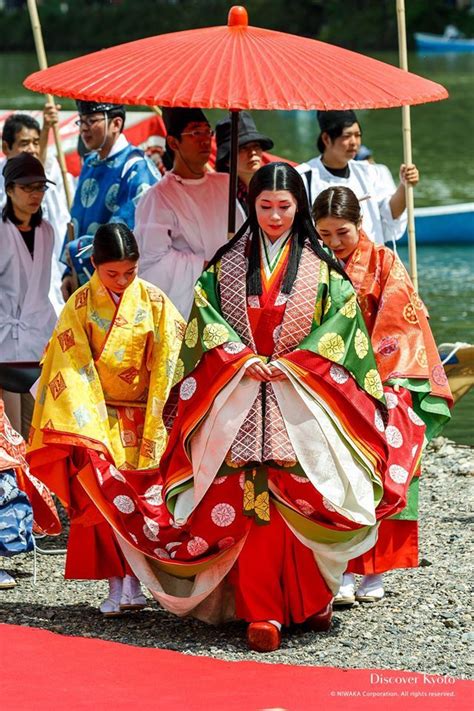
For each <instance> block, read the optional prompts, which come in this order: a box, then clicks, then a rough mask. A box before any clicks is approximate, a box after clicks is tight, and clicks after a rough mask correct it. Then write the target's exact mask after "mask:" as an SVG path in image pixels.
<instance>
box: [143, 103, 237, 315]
mask: <svg viewBox="0 0 474 711" xmlns="http://www.w3.org/2000/svg"><path fill="white" fill-rule="evenodd" d="M163 120H164V122H165V126H166V130H167V134H168V135H167V145H168V149H169V150H170V151H172V153H173V169H172V170H171V171H170V172H169V173H167V174H166V175H165V177H164V178H163V179H162V180H161V181H160V183H158V184H157V185H155V186H154V187H153V189H152V190H149V191H148V192H147V193H146V195H144V196H143V198H142V199H141V200H140V202H139V204H138V207H137V215H136V228H135V234H136V237H137V240H138V245H139V247H140V255H141V257H140V264H139V274H140V276H141V277H142V278H143V279H146V280H147V281H150V282H151V283H152V284H155V285H156V286H158V287H159V288H160V289H162V290H163V291H164V292H165V293H166V294H167V296H169V298H170V299H171V301H173V303H174V304H175V306H176V307H177V308H178V310H179V311H180V312H181V314H182V315H183V316H184V318H186V319H187V318H188V316H189V313H190V311H191V306H192V301H193V288H194V284H195V282H196V280H197V279H198V277H199V276H200V275H201V272H202V271H203V269H204V267H205V265H206V263H207V262H208V261H209V260H210V259H212V257H213V256H214V254H215V253H216V251H217V250H218V249H219V247H222V245H223V244H225V242H226V240H227V213H228V209H227V208H228V200H229V197H228V193H229V176H228V175H225V174H223V173H210V172H209V171H208V170H207V162H208V160H209V156H210V154H211V139H212V136H213V131H212V130H211V127H210V125H209V122H208V120H207V119H206V117H205V115H204V113H203V112H202V111H201V109H185V108H173V109H163ZM243 220H244V215H243V212H242V210H241V208H240V206H237V214H236V227H237V229H238V228H239V227H240V225H241V224H242V223H243Z"/></svg>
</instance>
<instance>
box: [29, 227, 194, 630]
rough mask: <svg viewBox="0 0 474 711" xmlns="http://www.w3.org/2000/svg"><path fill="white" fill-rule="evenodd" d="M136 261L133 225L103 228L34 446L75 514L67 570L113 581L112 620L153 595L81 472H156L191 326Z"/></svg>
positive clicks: (47, 375) (48, 360)
mask: <svg viewBox="0 0 474 711" xmlns="http://www.w3.org/2000/svg"><path fill="white" fill-rule="evenodd" d="M138 257H139V254H138V247H137V243H136V241H135V237H134V236H133V234H132V232H131V231H130V230H129V229H128V227H126V226H125V225H123V224H107V225H103V226H102V227H100V228H99V229H98V230H97V233H96V235H95V237H94V243H93V251H92V258H93V263H94V266H95V272H94V274H93V276H92V278H91V280H90V282H88V284H86V285H84V286H83V287H81V288H80V289H79V290H78V291H76V292H75V293H74V294H73V295H72V296H71V297H70V299H69V300H68V302H67V304H66V305H65V307H64V309H63V311H62V313H61V316H60V318H59V321H58V323H57V325H56V328H55V330H54V332H53V335H52V337H51V340H50V342H49V345H48V348H47V351H46V355H45V357H44V360H43V367H42V374H41V379H40V382H39V386H38V390H37V400H36V404H35V410H34V415H33V421H32V428H31V434H30V446H29V451H28V460H29V463H30V469H31V471H32V472H33V474H34V475H35V476H36V477H38V479H40V480H41V481H43V482H44V483H45V484H47V486H48V487H49V488H50V489H51V490H52V491H54V492H55V493H56V494H57V496H58V497H59V499H60V500H61V501H62V502H63V504H64V505H65V506H66V507H67V509H68V513H69V515H70V519H71V527H70V534H69V542H68V554H67V560H66V571H65V576H66V578H80V579H102V578H108V580H109V595H108V597H107V599H106V600H105V601H104V602H103V603H102V604H101V606H100V611H101V612H102V613H103V614H104V615H108V616H116V615H119V614H121V613H122V612H123V611H124V610H129V609H140V608H142V607H144V606H145V604H146V599H145V597H144V596H143V594H142V592H141V589H140V585H139V582H138V580H137V579H136V578H135V577H134V576H133V575H132V573H131V570H130V568H129V567H128V565H127V563H126V561H125V558H124V556H123V554H122V552H121V549H120V546H119V545H118V543H117V540H116V538H115V535H114V533H113V531H112V529H111V528H110V526H109V525H108V523H107V522H106V521H105V520H104V518H103V516H102V514H101V513H100V510H99V508H98V507H97V502H96V501H94V497H93V496H90V495H89V494H87V493H86V492H85V491H84V489H83V487H82V486H81V484H80V482H79V475H80V474H81V472H83V471H84V470H87V468H88V467H89V466H90V461H91V458H94V457H99V458H100V460H101V461H103V462H107V463H108V464H109V466H110V467H111V469H112V471H113V472H114V473H115V475H116V476H120V477H121V479H124V480H125V479H126V478H127V477H129V478H132V479H133V477H134V476H136V472H137V470H138V471H141V470H143V471H145V473H149V472H153V471H156V467H157V466H158V463H159V461H160V457H161V453H162V452H163V450H164V447H165V445H166V440H167V435H166V430H165V427H164V424H163V420H162V409H163V405H164V403H165V401H166V398H167V396H168V393H169V390H170V387H171V384H172V378H173V373H174V369H175V365H176V359H177V356H178V352H179V347H180V343H181V337H182V334H183V332H184V323H183V320H182V318H181V316H180V315H179V313H178V311H177V310H176V309H175V307H174V306H173V304H172V303H171V302H170V301H169V299H167V297H166V296H165V295H164V294H163V293H162V292H161V291H160V290H159V289H157V288H156V287H154V286H152V285H151V284H148V283H147V282H145V281H143V280H141V279H139V278H138V277H137V267H138ZM119 469H120V470H121V472H120V473H119Z"/></svg>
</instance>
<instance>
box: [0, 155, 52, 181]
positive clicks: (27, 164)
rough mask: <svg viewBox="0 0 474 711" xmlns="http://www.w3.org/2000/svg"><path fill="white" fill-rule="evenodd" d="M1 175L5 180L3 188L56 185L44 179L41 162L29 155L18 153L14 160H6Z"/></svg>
mask: <svg viewBox="0 0 474 711" xmlns="http://www.w3.org/2000/svg"><path fill="white" fill-rule="evenodd" d="M2 175H3V178H4V180H5V187H8V186H9V185H11V184H12V183H18V185H29V184H30V183H52V184H53V185H56V183H54V182H53V181H52V180H49V179H48V178H47V177H46V174H45V172H44V168H43V164H42V162H41V161H40V160H38V158H35V157H34V156H32V155H31V153H24V152H23V153H19V154H18V155H17V156H15V157H14V158H10V159H9V160H7V162H6V163H5V165H4V166H3V171H2Z"/></svg>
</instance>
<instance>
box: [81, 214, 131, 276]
mask: <svg viewBox="0 0 474 711" xmlns="http://www.w3.org/2000/svg"><path fill="white" fill-rule="evenodd" d="M92 257H93V259H94V264H95V266H96V267H98V266H100V265H101V264H107V262H121V261H123V260H124V259H129V260H130V261H131V262H137V261H138V259H139V257H140V252H139V251H138V244H137V240H136V239H135V235H134V234H133V232H132V230H131V229H130V228H129V227H127V225H124V224H123V223H121V222H108V223H107V224H106V225H101V226H100V227H99V229H98V230H97V232H96V233H95V235H94V242H93V247H92Z"/></svg>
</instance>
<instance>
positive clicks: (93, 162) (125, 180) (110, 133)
mask: <svg viewBox="0 0 474 711" xmlns="http://www.w3.org/2000/svg"><path fill="white" fill-rule="evenodd" d="M76 104H77V110H78V113H79V119H78V121H77V122H76V123H77V125H78V126H79V132H80V136H81V138H82V141H83V142H84V145H85V147H86V149H87V150H88V151H89V153H88V155H87V157H86V158H85V160H84V164H83V166H82V170H81V174H80V176H79V182H78V184H77V189H76V194H75V197H74V203H73V205H72V208H71V220H72V227H73V233H74V239H73V240H71V241H68V239H66V240H65V243H64V249H63V255H62V260H63V261H64V262H65V263H68V261H69V260H70V259H72V262H73V263H74V266H75V268H76V271H77V276H78V279H79V283H80V284H83V283H85V282H86V281H87V280H88V279H89V278H90V276H91V275H92V272H93V267H92V264H91V262H90V259H89V256H88V255H89V252H87V253H84V255H83V256H79V257H77V258H76V255H80V254H81V250H82V249H84V247H87V246H88V245H89V244H90V243H91V242H92V239H93V237H94V234H95V232H96V231H97V228H98V227H100V225H104V224H107V223H109V222H122V223H124V224H126V225H128V227H130V229H133V228H134V225H135V208H136V205H137V203H138V200H139V198H140V197H141V196H142V195H143V193H145V192H146V191H147V190H148V188H150V187H151V186H152V185H154V184H155V183H156V182H157V181H158V180H159V179H160V177H161V176H160V173H159V171H158V170H157V169H156V167H155V166H154V164H153V163H152V161H150V160H149V159H148V158H146V157H145V154H144V153H143V151H142V150H141V149H139V148H137V147H136V146H133V145H131V144H130V143H129V142H128V141H127V139H126V138H125V136H124V134H123V128H124V124H125V108H124V107H123V106H122V105H121V104H110V103H106V102H101V103H96V102H93V101H77V102H76ZM86 255H87V256H86ZM73 288H74V281H73V279H72V276H71V272H70V270H69V269H67V270H66V272H65V274H64V276H63V284H62V292H63V295H64V298H65V299H67V298H68V296H69V295H70V294H71V293H72V291H73Z"/></svg>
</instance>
